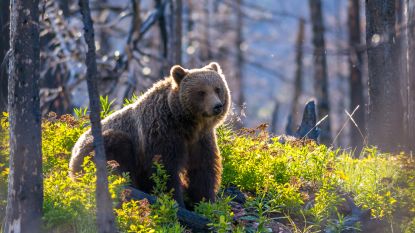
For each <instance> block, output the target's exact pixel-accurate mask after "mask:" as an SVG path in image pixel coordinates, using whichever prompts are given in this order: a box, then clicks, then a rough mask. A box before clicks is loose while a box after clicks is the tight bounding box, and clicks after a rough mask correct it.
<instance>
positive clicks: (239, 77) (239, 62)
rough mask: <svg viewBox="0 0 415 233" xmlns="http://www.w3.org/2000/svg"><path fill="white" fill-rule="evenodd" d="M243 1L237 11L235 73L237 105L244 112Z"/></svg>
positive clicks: (239, 3) (238, 5) (239, 1)
mask: <svg viewBox="0 0 415 233" xmlns="http://www.w3.org/2000/svg"><path fill="white" fill-rule="evenodd" d="M242 5H243V0H237V9H236V46H237V47H236V70H235V71H236V72H235V84H236V89H237V92H238V96H237V99H236V105H237V107H238V109H239V110H241V111H242V109H243V105H244V101H245V98H244V92H243V73H244V72H243V70H242V69H243V66H244V52H243V50H242V43H243V42H244V36H243V30H242V29H243V23H244V22H243V14H242Z"/></svg>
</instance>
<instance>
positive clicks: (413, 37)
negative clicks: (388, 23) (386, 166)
mask: <svg viewBox="0 0 415 233" xmlns="http://www.w3.org/2000/svg"><path fill="white" fill-rule="evenodd" d="M406 1H407V10H408V22H407V27H408V48H407V50H406V51H407V58H408V61H407V62H408V63H407V64H408V66H407V68H408V76H407V85H408V90H409V93H408V103H407V113H408V114H407V119H408V129H407V131H408V140H407V142H408V149H409V150H411V151H412V152H415V1H414V0H406Z"/></svg>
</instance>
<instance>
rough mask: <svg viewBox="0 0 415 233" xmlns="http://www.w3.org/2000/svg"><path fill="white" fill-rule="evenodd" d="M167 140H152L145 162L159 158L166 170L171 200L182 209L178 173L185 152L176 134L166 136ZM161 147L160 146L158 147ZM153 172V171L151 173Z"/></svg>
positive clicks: (181, 194)
mask: <svg viewBox="0 0 415 233" xmlns="http://www.w3.org/2000/svg"><path fill="white" fill-rule="evenodd" d="M164 136H165V137H166V138H168V140H167V139H165V138H164V137H163V138H160V140H158V139H153V140H152V143H153V145H154V146H153V147H151V148H147V152H146V154H147V155H152V157H151V158H149V159H147V161H153V159H154V157H153V156H157V155H159V156H161V163H162V164H163V166H164V168H165V169H166V172H167V175H168V176H169V178H168V180H167V191H170V190H172V189H173V198H174V199H175V200H176V202H177V204H179V206H180V207H184V201H183V187H182V182H181V179H180V172H181V171H182V170H183V166H184V164H185V163H186V161H187V150H186V147H185V146H184V145H185V144H184V140H183V139H181V138H180V137H178V134H166V135H164ZM160 145H162V146H160ZM153 172H154V171H153Z"/></svg>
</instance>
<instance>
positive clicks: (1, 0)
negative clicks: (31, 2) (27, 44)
mask: <svg viewBox="0 0 415 233" xmlns="http://www.w3.org/2000/svg"><path fill="white" fill-rule="evenodd" d="M9 4H10V1H9V0H0V33H1V35H2V36H0V64H2V63H3V61H4V62H5V63H4V64H6V62H7V61H6V60H5V55H6V53H7V51H8V50H9V36H10V31H9V29H10V26H9V19H10V16H9V13H10V10H9ZM5 111H7V72H6V70H5V67H0V114H1V113H2V112H5Z"/></svg>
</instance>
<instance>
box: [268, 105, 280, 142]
mask: <svg viewBox="0 0 415 233" xmlns="http://www.w3.org/2000/svg"><path fill="white" fill-rule="evenodd" d="M278 110H279V104H278V101H275V104H274V110H273V111H272V116H271V125H270V127H269V128H270V131H271V133H273V134H275V135H276V134H277V130H278Z"/></svg>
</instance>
